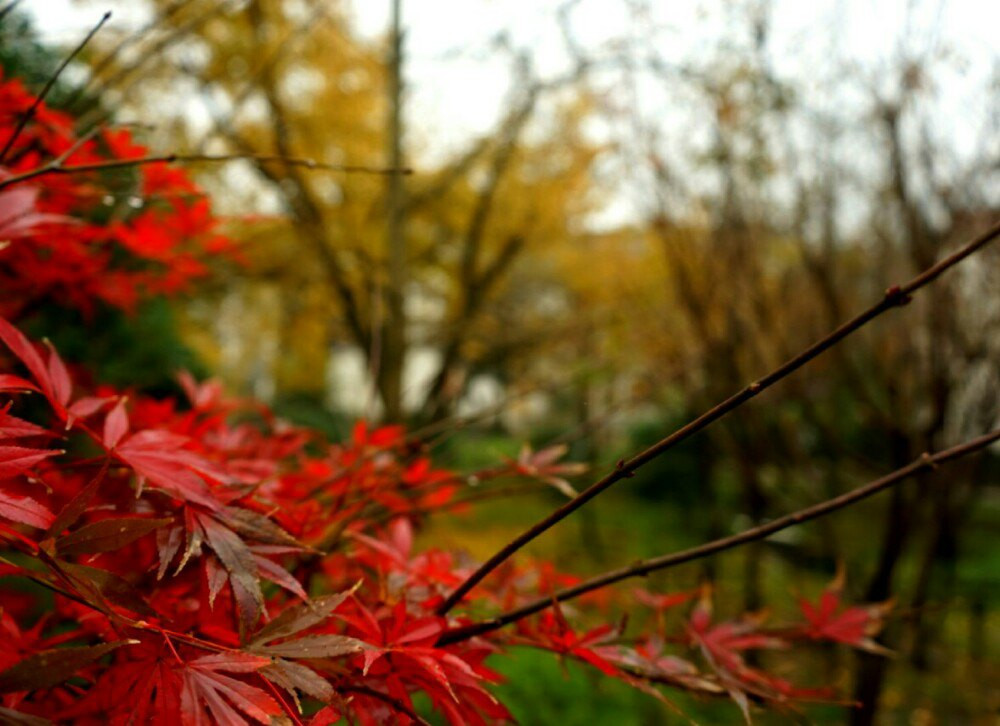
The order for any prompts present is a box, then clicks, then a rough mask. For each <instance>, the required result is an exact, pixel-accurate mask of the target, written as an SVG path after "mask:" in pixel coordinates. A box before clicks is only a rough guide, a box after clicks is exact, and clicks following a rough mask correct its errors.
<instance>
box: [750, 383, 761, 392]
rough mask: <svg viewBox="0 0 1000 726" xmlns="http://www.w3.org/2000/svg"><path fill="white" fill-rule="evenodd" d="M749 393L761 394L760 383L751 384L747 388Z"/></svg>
mask: <svg viewBox="0 0 1000 726" xmlns="http://www.w3.org/2000/svg"><path fill="white" fill-rule="evenodd" d="M747 391H749V392H750V393H751V394H757V393H760V382H759V381H754V382H753V383H751V384H750V385H749V386H747Z"/></svg>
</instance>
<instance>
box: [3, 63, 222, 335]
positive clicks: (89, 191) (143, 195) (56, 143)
mask: <svg viewBox="0 0 1000 726" xmlns="http://www.w3.org/2000/svg"><path fill="white" fill-rule="evenodd" d="M34 101H35V97H34V95H33V94H32V93H31V92H29V91H28V90H27V89H26V88H25V87H24V85H23V84H22V83H21V82H20V81H19V80H18V79H16V78H4V77H3V72H2V70H0V144H6V142H7V140H8V138H10V137H11V135H12V134H13V132H14V129H15V128H16V127H17V124H18V121H19V120H20V119H21V118H22V117H23V116H24V115H25V114H26V113H27V112H28V111H29V109H30V108H31V107H32V105H33V103H34ZM146 154H147V150H146V148H145V147H143V146H142V145H140V144H137V143H136V142H135V141H134V140H133V138H132V133H131V131H130V130H129V129H127V128H114V129H100V130H99V131H97V132H96V133H93V134H86V135H82V136H81V135H78V134H77V132H76V131H75V130H74V121H73V118H72V117H71V116H70V115H68V114H66V113H63V112H60V111H57V110H55V109H52V108H50V107H49V106H48V105H47V104H45V103H42V104H39V105H38V107H37V108H35V110H34V113H33V115H32V117H31V121H30V123H28V124H27V125H26V126H25V127H24V128H23V129H22V130H21V131H20V133H18V135H17V136H16V137H15V138H14V142H13V144H12V146H11V148H10V149H9V150H8V151H7V153H6V154H5V155H4V157H3V158H2V159H0V184H3V183H4V182H5V181H8V180H10V179H11V178H12V177H16V176H18V175H19V174H22V173H24V172H29V171H33V170H35V169H37V168H39V167H41V166H43V165H44V164H46V163H52V162H53V161H54V160H59V161H60V164H61V165H62V166H73V165H82V164H93V163H96V162H107V161H112V160H122V159H137V158H141V157H143V156H146ZM217 228H218V220H217V218H215V217H214V216H213V215H212V213H211V205H210V203H209V200H208V198H207V197H206V196H205V195H204V194H203V193H202V192H201V190H200V189H199V188H198V187H197V185H195V184H194V183H193V182H192V181H191V179H190V178H189V177H188V176H187V174H185V173H184V172H183V171H182V170H178V169H174V168H171V167H170V166H169V165H167V164H164V163H157V164H144V165H140V166H136V167H133V168H128V169H124V170H113V171H111V170H109V171H102V172H99V173H98V172H91V173H87V174H82V173H81V174H50V175H46V176H45V177H44V178H39V179H37V180H28V181H25V182H24V183H23V184H19V185H12V186H5V187H4V188H2V189H0V315H4V316H6V317H8V318H11V317H17V316H18V315H20V314H21V313H22V311H25V310H28V309H31V308H32V307H33V306H35V305H37V304H38V303H39V302H40V301H46V302H49V303H58V304H60V305H62V306H64V307H69V308H74V309H78V310H81V311H83V312H86V313H89V312H92V311H93V310H94V308H95V304H98V303H102V304H105V305H110V306H113V307H116V308H121V309H124V310H132V309H134V307H135V305H136V304H137V303H138V302H139V300H140V299H141V298H142V297H148V296H154V295H172V294H176V293H178V292H180V291H182V290H184V289H186V288H187V287H188V286H189V285H190V283H191V282H192V281H193V280H196V279H199V278H203V277H205V276H206V275H207V274H208V272H209V267H208V262H209V261H210V260H211V259H215V260H221V259H233V258H235V248H234V245H233V243H232V242H231V241H230V240H229V239H227V238H226V237H225V236H223V235H222V234H220V233H219V232H218V229H217Z"/></svg>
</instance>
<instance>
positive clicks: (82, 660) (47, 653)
mask: <svg viewBox="0 0 1000 726" xmlns="http://www.w3.org/2000/svg"><path fill="white" fill-rule="evenodd" d="M134 642H136V641H131V640H119V641H116V642H114V643H102V644H101V645H93V646H88V647H84V648H55V649H54V650H43V651H41V652H40V653H35V654H33V655H30V656H28V657H27V658H25V659H24V660H22V661H18V662H17V663H15V664H14V665H12V666H11V667H10V668H8V669H7V670H5V671H3V672H2V673H0V693H13V692H16V691H36V690H39V689H42V688H51V687H52V686H56V685H58V684H60V683H62V682H63V681H65V680H66V679H67V678H70V677H71V676H73V675H74V674H75V673H76V672H77V671H78V670H80V669H81V668H83V667H84V666H86V665H89V664H91V663H93V662H94V661H95V660H97V659H98V658H100V657H101V656H102V655H104V654H105V653H110V652H111V651H113V650H114V649H115V648H120V647H121V646H123V645H129V644H130V643H134Z"/></svg>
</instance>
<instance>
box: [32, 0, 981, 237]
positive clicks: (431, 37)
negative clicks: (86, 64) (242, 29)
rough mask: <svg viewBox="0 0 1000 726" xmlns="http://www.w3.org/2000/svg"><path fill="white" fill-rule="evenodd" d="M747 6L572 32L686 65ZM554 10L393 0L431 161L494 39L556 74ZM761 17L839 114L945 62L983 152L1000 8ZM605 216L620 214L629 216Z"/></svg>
mask: <svg viewBox="0 0 1000 726" xmlns="http://www.w3.org/2000/svg"><path fill="white" fill-rule="evenodd" d="M293 1H294V0H293ZM301 1H302V2H306V0H301ZM752 2H753V0H744V1H743V2H732V1H729V0H684V1H681V0H650V1H649V2H647V3H641V2H636V1H635V0H579V2H577V3H576V5H575V7H574V11H573V15H572V18H573V23H572V27H573V32H574V35H575V36H576V38H577V40H578V41H579V43H580V44H581V45H582V46H583V47H584V48H585V49H586V50H587V52H588V53H594V54H600V53H601V52H602V51H606V50H608V48H609V47H612V45H613V44H615V43H618V44H619V46H618V47H620V44H621V43H622V42H626V43H627V42H629V41H636V40H639V41H640V42H641V43H643V44H645V47H652V48H655V50H656V52H657V53H658V54H659V55H661V56H662V57H663V58H664V59H665V60H666V61H668V62H672V63H682V62H687V63H690V62H691V61H692V60H695V61H698V60H700V59H702V58H703V57H704V56H705V54H706V53H708V52H710V49H711V48H713V47H717V46H718V43H719V39H720V38H729V37H730V36H732V38H733V42H740V41H739V33H740V32H742V31H745V29H746V23H745V22H742V18H743V17H745V15H744V14H742V11H741V10H740V8H743V9H745V8H746V7H748V6H749V5H751V3H752ZM564 3H565V0H403V7H404V25H405V26H406V48H407V64H406V76H407V80H408V86H409V93H408V97H407V103H408V107H407V112H408V117H409V119H410V130H411V134H412V137H411V138H412V140H415V141H417V142H418V144H419V145H420V147H422V148H423V149H425V150H426V151H427V152H429V153H430V154H431V155H432V157H433V156H434V155H436V154H439V155H446V154H448V153H449V152H452V151H454V150H456V149H458V148H461V147H462V146H464V145H465V143H466V142H467V141H468V139H469V138H470V137H472V136H478V135H481V134H484V133H489V131H490V130H491V129H492V128H494V126H495V123H496V120H497V118H498V116H499V114H500V110H501V109H502V107H503V106H502V104H503V102H504V100H505V92H506V89H507V84H508V80H509V62H508V61H507V60H504V59H503V57H502V56H500V55H498V54H496V53H491V52H489V50H488V49H489V48H490V43H491V39H493V38H495V37H496V36H497V35H498V33H501V32H502V33H506V34H507V36H508V37H509V38H510V40H511V44H512V45H513V46H514V47H516V48H524V49H530V51H531V55H532V58H533V62H534V63H535V66H536V68H537V70H538V72H539V73H540V74H541V75H542V76H558V75H559V74H560V72H561V71H564V70H565V69H566V68H567V67H568V64H569V62H570V59H569V57H568V55H567V53H566V51H565V46H564V43H563V41H562V37H561V34H560V31H559V26H558V23H557V20H556V8H558V7H559V6H560V5H563V4H564ZM348 5H349V7H351V8H352V13H353V17H354V22H355V26H356V28H357V30H358V32H360V33H361V34H363V35H365V36H371V37H374V36H378V35H380V34H382V33H384V32H385V29H386V27H387V24H388V11H389V6H390V0H353V2H349V3H348ZM640 5H648V6H649V7H650V8H652V10H651V12H650V14H649V15H642V14H640V13H639V12H638V11H637V10H636V8H637V6H640ZM143 6H144V3H143V2H142V1H141V0H128V1H127V2H123V1H122V0H76V1H74V0H25V1H24V2H23V4H22V7H25V8H26V9H28V10H29V11H30V12H31V13H32V14H33V15H34V17H35V19H36V21H37V26H38V28H39V30H40V32H41V33H42V35H43V37H44V38H46V39H48V40H49V41H51V42H53V43H56V44H62V45H69V44H70V43H73V42H75V41H76V40H77V39H79V38H80V37H81V36H82V35H83V34H84V33H85V32H86V31H87V29H88V28H89V27H91V26H92V25H93V24H94V22H96V20H97V19H98V18H99V17H100V15H101V13H102V12H103V11H104V10H106V9H112V10H113V11H114V13H115V14H114V16H113V19H112V23H114V24H116V25H119V26H122V27H135V26H136V25H138V24H140V23H141V22H142V21H143V19H144V18H146V17H147V14H146V12H145V11H144V10H143ZM770 8H771V9H770V36H769V59H770V63H771V65H772V67H773V69H774V71H775V72H776V74H777V75H778V76H779V77H784V78H790V79H796V80H797V81H798V82H799V83H800V84H801V85H802V87H803V88H804V89H805V90H806V92H808V91H809V89H810V88H813V89H815V93H814V97H813V98H811V99H809V101H810V103H811V104H812V105H814V106H815V105H819V106H822V105H823V104H826V105H827V106H828V107H832V108H836V107H837V106H838V105H840V106H845V105H846V106H849V105H850V104H851V103H854V104H857V103H860V102H862V101H864V100H866V99H860V98H858V97H855V98H853V99H852V98H850V97H842V96H834V95H832V94H831V92H830V91H829V89H830V88H831V87H832V86H835V85H836V82H837V80H838V78H839V77H840V76H844V75H845V74H847V73H848V72H851V73H859V72H860V73H862V74H864V75H866V76H867V77H870V78H875V79H877V78H878V77H879V75H880V73H881V72H883V71H885V70H887V69H889V68H890V67H891V66H892V65H893V64H894V63H895V62H896V61H898V58H899V55H900V52H901V49H905V51H906V52H908V53H911V54H917V55H920V56H923V57H927V58H932V59H934V60H941V59H943V58H944V59H946V61H947V62H945V63H943V64H940V65H941V67H942V68H944V69H945V70H944V71H943V75H939V76H938V77H937V78H936V79H935V80H936V87H937V90H938V100H937V105H936V107H935V109H934V110H933V113H932V114H931V118H932V121H933V125H934V127H935V129H934V130H936V132H937V133H939V134H940V135H941V136H942V137H944V138H947V139H948V140H949V141H948V143H949V144H953V145H954V146H955V147H956V148H958V149H959V150H960V151H964V152H965V153H967V154H971V153H976V152H977V151H979V150H980V149H981V143H982V139H981V138H979V137H981V129H982V127H983V125H984V119H986V118H988V117H989V116H990V115H991V114H992V115H993V117H995V116H996V113H997V109H996V108H995V106H994V107H989V106H988V105H987V102H986V101H985V100H984V98H983V96H982V95H981V94H980V93H979V91H980V89H982V88H984V87H985V86H986V85H987V84H988V83H989V81H990V79H991V78H994V79H996V78H997V74H998V73H1000V54H998V50H1000V42H998V41H997V36H996V33H997V29H998V28H1000V0H950V1H949V0H772V2H771V3H770ZM744 37H745V33H744ZM744 42H745V41H744ZM862 69H863V70H862ZM637 89H638V90H637V91H636V95H637V100H636V103H637V104H642V103H646V104H647V108H646V109H645V113H646V114H647V115H648V116H650V117H652V118H662V119H664V125H665V126H669V127H671V132H672V133H675V134H677V135H680V136H681V137H682V138H684V140H685V141H687V140H688V139H687V137H684V136H683V135H684V134H690V133H691V132H692V129H693V130H694V131H697V125H698V124H697V123H696V122H695V123H692V121H691V119H690V118H688V119H687V126H685V119H684V116H683V114H684V111H680V110H678V109H680V108H681V106H682V104H681V103H678V102H677V101H676V100H674V101H671V100H669V99H666V98H664V97H657V100H652V99H653V96H654V92H653V91H654V89H652V87H651V86H650V87H647V88H643V87H642V86H637ZM615 90H616V89H614V88H613V87H612V88H611V91H612V92H613V91H615ZM655 90H656V92H657V93H658V92H659V89H655ZM647 91H649V92H647ZM869 100H870V99H869ZM657 104H659V105H657ZM977 135H978V136H977ZM963 147H964V148H963ZM633 211H635V210H633ZM613 216H616V217H619V218H620V217H628V216H629V212H628V211H622V212H620V213H616V214H615V215H613Z"/></svg>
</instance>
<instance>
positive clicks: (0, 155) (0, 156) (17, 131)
mask: <svg viewBox="0 0 1000 726" xmlns="http://www.w3.org/2000/svg"><path fill="white" fill-rule="evenodd" d="M110 17H111V11H110V10H109V11H107V12H106V13H104V15H102V16H101V19H100V20H99V21H97V25H95V26H94V27H93V28H91V29H90V32H89V33H87V36H86V37H85V38H84V39H83V40H82V41H80V44H79V45H77V46H76V48H74V49H73V51H72V52H71V53H70V54H69V55H68V56H66V58H65V59H64V60H63V62H62V63H61V64H60V65H59V67H58V68H56V71H55V73H53V74H52V75H51V76H50V77H49V80H47V81H46V82H45V86H44V87H43V88H42V92H41V93H39V94H38V95H37V96H36V97H35V101H34V103H32V104H31V108H29V109H28V112H27V113H25V114H24V115H23V116H22V117H21V120H20V121H19V122H18V124H17V126H15V127H14V131H13V133H11V135H10V138H9V139H7V143H6V144H4V147H3V150H2V151H0V162H2V161H3V160H4V159H5V158H6V157H7V153H8V152H9V151H10V150H11V147H12V146H14V142H15V141H17V137H18V136H20V135H21V132H22V131H24V127H25V126H27V125H28V122H29V121H31V119H32V118H34V116H35V111H37V110H38V107H39V106H40V105H41V104H42V101H44V100H45V97H46V96H47V95H48V93H49V91H51V90H52V86H54V85H55V82H56V80H58V78H59V76H60V75H62V72H63V71H64V70H65V69H66V66H68V65H69V64H70V62H71V61H72V60H73V59H74V58H75V57H76V56H77V54H78V53H79V52H80V51H81V50H83V48H84V46H85V45H87V43H89V42H90V39H91V38H93V37H94V35H95V34H96V33H97V31H98V30H100V29H101V26H102V25H104V24H105V23H106V22H108V19H109V18H110Z"/></svg>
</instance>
